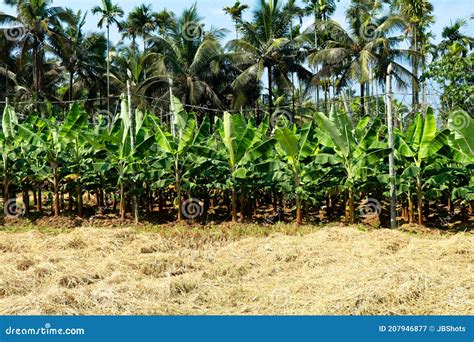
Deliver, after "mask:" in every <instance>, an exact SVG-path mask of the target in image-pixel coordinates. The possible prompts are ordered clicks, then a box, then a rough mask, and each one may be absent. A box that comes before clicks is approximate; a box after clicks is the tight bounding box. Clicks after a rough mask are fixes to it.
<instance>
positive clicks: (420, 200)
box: [416, 176, 423, 226]
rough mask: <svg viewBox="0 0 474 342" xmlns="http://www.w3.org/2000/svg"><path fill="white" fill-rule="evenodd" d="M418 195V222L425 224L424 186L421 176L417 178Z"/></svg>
mask: <svg viewBox="0 0 474 342" xmlns="http://www.w3.org/2000/svg"><path fill="white" fill-rule="evenodd" d="M416 195H417V200H418V224H419V225H420V226H421V225H423V186H422V183H421V177H420V176H418V177H417V178H416Z"/></svg>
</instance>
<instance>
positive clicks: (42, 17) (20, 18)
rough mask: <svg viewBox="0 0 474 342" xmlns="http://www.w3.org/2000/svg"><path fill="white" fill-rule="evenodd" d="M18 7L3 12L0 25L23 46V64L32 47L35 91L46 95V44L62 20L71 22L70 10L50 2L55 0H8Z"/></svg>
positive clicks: (54, 34)
mask: <svg viewBox="0 0 474 342" xmlns="http://www.w3.org/2000/svg"><path fill="white" fill-rule="evenodd" d="M5 3H6V4H7V5H10V6H12V7H14V8H15V9H16V15H9V14H5V13H0V25H8V26H9V27H8V28H6V29H5V32H6V36H7V39H10V40H13V41H16V42H17V43H18V45H19V46H20V48H21V53H20V56H21V58H20V61H19V62H20V65H23V63H22V62H23V61H24V57H25V56H28V55H29V52H30V51H31V56H32V64H33V87H32V88H33V91H34V93H36V94H37V95H39V96H43V94H42V93H43V77H44V71H45V70H44V61H45V45H47V44H48V43H49V40H50V39H51V38H52V37H54V36H57V35H58V32H57V31H56V29H55V28H57V27H58V26H59V24H60V23H61V22H70V21H71V16H70V12H69V11H66V10H65V9H64V8H62V7H53V6H51V4H52V0H6V1H5Z"/></svg>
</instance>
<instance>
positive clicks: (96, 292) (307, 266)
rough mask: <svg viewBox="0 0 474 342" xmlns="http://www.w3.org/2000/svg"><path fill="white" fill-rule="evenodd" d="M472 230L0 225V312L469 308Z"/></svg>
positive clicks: (424, 311) (473, 308)
mask: <svg viewBox="0 0 474 342" xmlns="http://www.w3.org/2000/svg"><path fill="white" fill-rule="evenodd" d="M473 252H474V235H473V234H472V233H458V234H446V235H444V234H434V233H418V234H415V233H414V232H411V233H409V232H405V231H400V230H393V231H392V230H386V229H383V230H368V231H365V230H364V229H360V227H359V228H358V227H343V226H332V227H324V228H319V227H302V228H291V227H290V226H283V225H282V226H279V225H277V227H276V228H275V227H273V228H271V227H266V228H263V227H253V226H244V225H237V226H232V225H230V224H229V225H226V226H223V227H210V228H193V229H189V228H183V229H180V228H169V229H168V230H166V229H163V228H156V229H155V228H146V229H144V228H87V227H84V228H75V229H71V230H66V231H64V232H61V233H55V232H54V230H38V229H31V230H30V229H27V230H19V231H18V230H17V231H8V229H7V230H6V231H5V230H2V231H1V232H0V314H2V315H33V314H34V315H126V314H130V315H211V314H218V315H222V314H229V315H264V314H265V315H273V314H276V315H283V314H285V315H286V314H288V315H468V314H470V315H472V314H474V305H473V303H474V293H473V292H474V285H473V284H474V277H473V270H472V265H473V264H474V253H473Z"/></svg>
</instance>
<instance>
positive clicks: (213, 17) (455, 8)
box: [0, 0, 474, 41]
mask: <svg viewBox="0 0 474 342" xmlns="http://www.w3.org/2000/svg"><path fill="white" fill-rule="evenodd" d="M0 1H1V0H0ZM114 2H115V3H118V4H120V6H122V8H123V9H124V10H125V12H128V11H130V10H131V9H132V8H133V7H135V6H136V5H138V4H141V3H151V4H152V5H153V9H154V10H162V9H164V8H166V9H168V10H171V11H173V12H175V13H177V14H179V13H180V12H181V11H182V10H183V8H185V7H189V6H191V5H192V4H193V3H194V2H195V0H158V1H152V0H144V1H129V0H128V1H127V0H114ZM234 2H235V0H198V1H197V3H198V8H199V11H200V14H201V15H202V16H203V17H204V18H205V23H206V25H207V26H211V25H214V26H217V27H224V28H228V29H229V30H232V28H233V25H232V22H231V20H230V19H229V17H228V16H226V15H224V12H223V11H222V8H223V7H225V6H231V5H233V4H234ZM241 2H242V3H245V4H248V5H249V6H250V7H251V8H255V4H256V3H257V0H241ZM431 2H432V3H433V5H434V8H435V11H434V14H435V16H436V22H435V24H434V25H433V27H432V31H433V33H434V34H435V35H436V36H437V38H438V39H439V38H440V36H441V30H442V28H443V27H444V26H446V25H449V24H450V22H452V21H454V20H455V19H456V18H466V19H468V18H469V16H472V15H474V0H432V1H431ZM100 3H101V1H100V0H65V1H58V0H53V4H54V5H56V6H63V7H70V8H72V9H74V10H79V9H82V10H83V11H89V14H88V20H87V26H86V29H87V30H88V31H96V30H98V29H97V25H96V23H97V17H96V16H93V15H92V14H91V13H90V9H91V8H92V7H93V6H94V5H97V4H100ZM349 3H350V0H341V1H340V2H339V3H338V10H337V12H336V14H335V16H334V19H336V20H338V21H339V22H344V21H345V17H344V11H345V9H346V7H347V5H348V4H349ZM0 11H3V12H7V13H12V14H13V13H14V11H13V10H12V9H11V8H10V7H8V6H6V5H4V4H3V1H2V3H1V4H0ZM466 31H467V32H466V33H470V34H471V35H474V23H473V20H471V24H470V26H469V27H468V28H467V30H466ZM119 37H120V36H119V34H118V33H117V32H116V30H113V32H112V36H111V38H112V39H113V40H115V41H117V40H118V39H119Z"/></svg>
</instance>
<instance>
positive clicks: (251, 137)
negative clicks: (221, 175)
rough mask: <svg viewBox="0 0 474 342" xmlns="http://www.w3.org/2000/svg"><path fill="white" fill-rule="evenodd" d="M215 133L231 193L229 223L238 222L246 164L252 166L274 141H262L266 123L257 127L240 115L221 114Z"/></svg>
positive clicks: (246, 172)
mask: <svg viewBox="0 0 474 342" xmlns="http://www.w3.org/2000/svg"><path fill="white" fill-rule="evenodd" d="M216 127H217V132H218V134H219V136H220V138H221V142H222V144H223V145H224V148H225V150H226V152H227V153H226V160H227V163H228V167H229V172H230V178H229V180H228V184H229V186H230V188H231V191H232V199H231V201H232V222H237V192H238V189H237V186H238V184H239V182H243V181H245V179H246V178H248V177H249V174H250V173H251V171H250V167H249V164H254V163H255V162H256V161H257V159H258V158H260V157H262V156H263V155H265V154H266V153H268V151H270V150H271V149H272V147H273V140H272V139H267V138H266V137H265V135H266V133H267V132H268V129H269V122H268V119H266V120H264V121H263V122H262V123H261V124H260V126H258V127H256V126H255V123H254V121H253V120H248V121H247V120H246V119H245V117H243V116H242V115H240V114H237V115H231V114H230V113H227V112H226V113H224V117H223V119H222V120H221V119H217V120H216Z"/></svg>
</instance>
